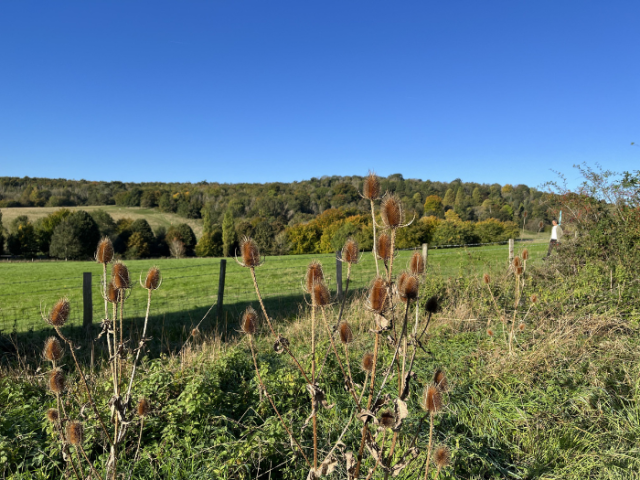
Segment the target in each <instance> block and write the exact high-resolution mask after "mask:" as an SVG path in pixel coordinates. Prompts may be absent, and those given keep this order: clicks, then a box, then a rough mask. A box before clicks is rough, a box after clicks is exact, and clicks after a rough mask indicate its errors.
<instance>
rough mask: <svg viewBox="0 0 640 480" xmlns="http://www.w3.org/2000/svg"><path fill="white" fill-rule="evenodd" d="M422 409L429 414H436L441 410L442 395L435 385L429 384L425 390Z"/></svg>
mask: <svg viewBox="0 0 640 480" xmlns="http://www.w3.org/2000/svg"><path fill="white" fill-rule="evenodd" d="M422 408H424V409H425V410H426V411H427V412H429V413H438V412H439V411H440V410H442V394H441V393H440V389H438V387H436V386H435V385H433V384H429V386H427V388H426V389H425V391H424V397H423V405H422Z"/></svg>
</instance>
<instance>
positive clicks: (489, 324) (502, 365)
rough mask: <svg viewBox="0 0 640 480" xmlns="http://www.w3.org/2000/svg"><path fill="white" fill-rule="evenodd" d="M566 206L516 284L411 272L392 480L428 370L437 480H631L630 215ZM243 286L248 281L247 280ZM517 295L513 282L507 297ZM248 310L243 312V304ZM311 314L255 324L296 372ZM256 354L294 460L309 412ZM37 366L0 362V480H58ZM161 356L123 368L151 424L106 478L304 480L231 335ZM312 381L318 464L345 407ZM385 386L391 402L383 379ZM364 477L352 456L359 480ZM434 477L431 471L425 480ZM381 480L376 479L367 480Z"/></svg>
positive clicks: (288, 382)
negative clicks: (440, 378)
mask: <svg viewBox="0 0 640 480" xmlns="http://www.w3.org/2000/svg"><path fill="white" fill-rule="evenodd" d="M565 200H566V201H567V202H568V203H567V204H570V205H572V206H573V207H574V208H575V209H576V211H577V209H578V208H582V209H583V210H584V211H586V212H587V213H586V215H585V216H581V217H576V218H577V220H576V223H575V231H576V232H577V234H576V236H575V237H573V236H572V238H565V239H564V241H563V242H562V244H561V245H560V246H559V247H558V248H557V249H556V250H555V251H554V252H553V253H552V255H551V257H549V259H547V260H546V261H545V262H543V263H542V264H541V265H539V266H538V265H536V266H528V267H526V269H525V270H524V272H523V273H522V275H520V276H519V275H517V272H515V271H514V268H512V267H505V269H504V271H502V272H498V273H493V274H492V275H491V276H490V278H486V277H484V278H483V277H482V276H475V275H465V274H464V272H461V273H460V274H459V275H456V276H454V277H451V278H447V279H443V278H441V277H435V276H433V277H430V276H429V272H428V266H427V272H426V275H425V276H424V279H423V280H422V282H421V286H420V296H419V302H418V304H419V306H420V307H419V308H420V312H421V313H420V315H424V314H426V313H425V304H426V302H427V299H429V298H431V297H434V296H435V297H436V298H437V300H438V308H437V312H436V313H435V314H434V315H433V318H432V321H431V323H430V325H429V327H428V331H427V333H426V337H425V338H424V339H423V341H422V343H421V348H419V349H417V352H418V353H417V356H416V360H415V364H414V366H413V371H414V372H415V377H414V380H413V381H412V382H411V383H410V389H411V391H410V393H409V396H408V398H407V400H406V402H407V406H408V413H409V414H408V416H407V417H406V419H405V422H404V426H403V429H402V431H401V434H400V435H399V436H398V447H397V451H398V455H400V454H402V453H403V452H405V451H406V450H407V448H409V446H410V445H409V444H410V443H411V442H412V441H413V439H414V437H416V436H417V438H416V443H415V445H416V446H417V447H418V448H417V452H416V453H417V457H416V458H414V459H412V463H411V464H410V465H409V466H407V467H406V468H405V469H404V470H402V471H401V472H400V474H399V475H398V477H397V478H407V479H408V478H423V476H424V464H425V460H426V456H427V453H428V447H427V445H428V442H429V428H428V425H429V423H428V420H427V421H426V422H423V421H421V419H422V418H423V415H424V412H423V410H422V407H421V404H422V403H423V401H422V400H423V391H424V388H425V386H426V385H428V384H429V383H430V382H431V381H432V378H433V374H434V371H435V370H436V369H442V371H443V372H444V373H445V374H446V377H447V383H448V387H447V389H446V392H444V393H443V394H442V402H443V406H442V410H441V411H440V412H439V413H438V415H436V416H433V417H432V418H433V444H434V445H436V446H446V447H447V448H448V450H449V451H450V462H449V465H447V466H444V467H443V468H442V470H441V471H438V474H439V478H443V479H444V478H465V479H488V478H496V479H497V478H514V479H534V478H545V479H585V478H634V475H636V474H637V472H639V471H640V362H639V360H640V336H639V334H640V332H639V331H638V329H639V324H638V322H639V320H640V302H639V301H638V298H640V296H639V295H640V285H639V284H638V282H639V278H640V277H639V273H640V272H639V270H640V269H639V265H640V248H639V245H640V243H639V242H638V239H639V238H640V213H639V212H638V208H637V204H635V205H634V204H633V202H628V203H627V204H626V205H623V206H621V207H620V208H613V207H612V206H611V204H608V203H605V202H598V201H597V200H594V199H593V198H591V197H588V196H580V195H575V196H567V197H566V198H565ZM516 254H521V252H519V251H516ZM353 268H354V269H356V268H357V265H354V267H353ZM247 275H249V273H247ZM256 275H257V278H258V281H259V280H260V269H259V268H257V269H256ZM516 281H521V284H520V286H519V287H518V290H516V288H515V283H516ZM517 298H519V301H517V302H516V299H517ZM368 301H369V300H368V299H367V298H366V292H365V293H364V294H359V295H356V296H355V297H352V298H351V299H350V300H349V302H348V303H347V305H346V307H345V312H344V314H343V319H344V320H346V321H348V322H349V324H350V325H351V329H352V332H353V342H352V343H351V344H350V345H349V355H350V362H351V369H352V371H353V377H354V378H353V380H354V383H355V384H356V386H359V385H362V384H363V383H364V382H365V377H366V372H365V371H363V370H362V368H361V367H360V365H361V359H362V357H363V355H364V354H365V353H367V352H371V351H372V350H373V348H374V346H373V335H371V333H370V329H371V328H372V322H373V314H372V313H371V312H370V311H369V309H368V308H367V306H368ZM255 307H256V310H258V311H259V305H258V302H257V301H256V303H255ZM152 308H153V307H152ZM310 308H311V307H310V306H309V305H305V306H304V309H302V310H301V312H300V313H299V314H298V315H297V316H295V317H291V316H289V317H278V315H277V312H270V314H271V316H272V318H273V322H274V325H275V327H276V328H277V330H278V332H279V333H280V334H281V335H283V336H285V337H287V338H288V340H289V342H290V348H291V350H292V352H294V354H295V356H296V357H297V358H298V359H299V360H300V361H301V363H302V364H304V365H307V364H308V362H309V356H310V342H309V330H310V325H311V319H310ZM339 308H340V304H339V303H335V304H334V305H333V306H332V307H330V309H329V310H328V315H329V317H330V318H331V319H333V320H335V319H336V317H337V315H338V310H339ZM411 308H412V309H411V310H410V315H413V312H414V310H413V308H414V307H411ZM514 310H515V312H514ZM512 327H513V328H512ZM512 330H513V332H514V340H513V342H512V347H511V348H510V347H509V341H508V336H509V334H510V333H511V332H512ZM53 333H54V332H53V331H51V334H53ZM74 335H75V338H76V342H77V343H78V345H79V346H80V347H81V348H80V349H79V350H77V352H78V355H79V359H80V362H81V363H83V365H85V366H86V371H87V376H88V382H89V384H90V385H91V387H92V388H93V391H94V395H95V397H96V403H97V404H99V405H106V404H107V402H108V401H109V398H110V395H111V394H110V391H109V382H110V377H109V372H110V368H109V366H108V363H107V352H105V351H104V350H105V349H104V347H100V341H96V342H95V346H94V349H93V356H94V360H93V362H91V360H90V357H91V354H90V350H91V347H90V345H91V343H92V340H93V339H94V338H95V335H94V336H92V337H91V339H87V338H86V336H83V334H82V333H74ZM133 343H134V344H135V343H137V340H135V341H134V342H133ZM273 343H274V342H273V337H272V336H271V335H270V333H269V331H268V328H267V326H266V325H265V324H264V323H262V324H260V326H259V327H258V333H257V334H256V335H255V336H254V338H253V347H254V349H255V351H256V357H257V364H258V366H259V372H260V378H261V380H262V382H263V383H264V387H265V389H266V391H267V392H268V395H269V396H270V397H271V399H272V400H273V401H274V403H275V405H276V406H277V408H278V411H279V412H280V413H281V415H282V416H283V418H284V421H285V423H286V424H287V425H289V426H290V427H291V430H292V431H293V433H294V436H295V437H296V438H297V439H299V440H300V442H301V444H303V445H304V447H303V448H305V449H310V445H312V443H313V441H312V433H311V428H310V427H307V428H306V429H304V430H303V424H304V423H305V420H307V417H308V416H309V414H310V411H311V408H310V405H309V394H308V392H307V389H306V383H305V381H304V380H303V379H301V378H300V376H299V374H298V371H297V369H296V366H295V364H294V363H293V362H292V361H291V359H290V358H289V357H288V356H287V355H284V354H281V353H280V354H279V353H277V352H276V351H274V344H273ZM328 348H330V345H329V341H328V338H327V335H324V336H319V344H318V351H320V352H325V351H327V349H328ZM16 349H17V353H16ZM40 349H41V346H40V345H23V346H22V347H21V346H20V345H16V346H15V348H13V349H11V348H7V349H6V350H7V352H6V353H5V354H4V356H3V358H2V364H1V365H2V367H1V368H2V370H1V371H0V375H1V378H0V477H2V478H16V479H18V478H20V479H22V478H24V479H27V478H42V479H44V478H63V477H64V476H65V475H69V478H75V477H73V476H72V475H71V472H70V471H69V469H68V468H67V467H66V466H65V462H64V460H63V459H62V453H61V446H60V442H59V441H58V439H57V436H56V432H55V430H54V427H53V426H52V424H51V423H50V422H49V421H48V420H47V418H46V412H47V410H48V409H50V408H54V407H55V406H56V399H55V396H54V395H52V393H51V392H50V390H49V376H48V371H49V370H50V366H49V365H48V362H46V360H44V359H43V358H42V357H41V356H40V355H39V354H35V353H33V352H35V351H40ZM160 351H161V350H159V349H158V346H157V345H154V340H153V339H152V340H150V341H149V343H148V345H147V348H146V350H145V355H144V357H143V359H142V362H141V364H140V369H139V370H140V372H139V375H138V377H137V380H136V383H135V386H134V390H135V392H136V397H142V396H144V397H145V398H147V399H148V400H149V405H150V407H151V411H150V413H149V414H148V415H147V416H146V418H145V423H144V428H143V430H142V431H143V433H142V436H141V443H140V451H139V454H138V455H137V458H136V459H135V460H134V458H133V457H134V454H133V451H135V450H136V444H137V440H138V438H137V435H135V436H132V437H131V440H130V441H129V442H128V443H127V444H126V445H125V447H124V448H125V455H123V457H122V460H121V462H120V466H119V472H120V475H121V477H119V478H172V479H173V478H185V479H186V478H223V479H227V478H228V479H231V478H234V479H235V478H238V479H249V478H273V479H276V478H286V479H294V478H296V479H297V478H306V477H307V474H308V472H309V468H308V467H307V464H306V463H305V461H304V459H303V458H302V456H301V455H300V454H298V453H297V449H296V447H295V446H294V445H293V443H292V442H291V440H290V437H289V435H288V433H287V431H285V429H284V428H283V424H282V422H280V421H279V419H278V417H277V416H276V415H274V411H273V408H272V405H271V404H270V401H269V397H268V396H267V395H266V394H265V392H264V390H263V388H262V387H261V386H260V381H259V378H258V375H257V374H256V370H255V368H254V363H253V358H252V353H251V350H250V345H249V341H248V338H247V336H246V335H243V334H242V332H240V325H238V326H237V327H235V328H233V327H230V328H229V330H228V331H225V332H221V331H217V330H212V331H196V332H194V334H193V335H192V336H190V337H189V340H188V341H187V342H186V343H184V344H183V345H175V348H173V349H172V350H171V353H169V354H167V353H166V351H167V349H164V351H162V353H159V352H160ZM394 351H395V349H394V346H393V344H392V343H390V342H386V341H385V342H382V344H381V348H380V359H381V360H380V362H381V364H383V365H387V364H388V363H389V362H390V361H391V359H392V356H393V355H394ZM62 368H63V369H65V370H66V371H67V375H68V382H67V383H68V390H67V392H66V394H65V397H64V402H66V405H67V409H68V410H69V412H71V413H69V412H68V414H70V415H73V416H75V417H76V418H78V419H80V420H85V423H86V427H85V432H84V436H85V439H84V450H85V451H86V453H87V455H88V456H89V457H90V458H91V461H92V462H93V463H94V465H95V467H96V470H97V471H98V472H103V471H104V469H105V463H106V461H107V457H108V452H107V451H106V450H105V448H104V441H103V439H101V435H100V431H99V429H98V428H97V427H96V426H95V421H92V420H93V418H92V415H93V414H92V411H91V409H90V408H89V407H87V406H86V402H85V401H84V400H83V398H84V391H83V387H82V385H81V383H80V382H79V381H77V378H76V377H77V373H75V368H74V365H73V361H72V360H71V358H70V356H69V355H68V352H67V355H66V357H64V358H63V360H62ZM325 368H326V369H327V370H326V372H327V373H326V374H325V375H324V377H323V380H322V382H321V387H322V389H323V390H324V393H325V394H326V397H327V400H328V402H329V403H331V404H333V405H334V406H333V407H332V408H331V409H321V411H320V412H319V413H318V428H317V430H318V432H319V437H320V438H319V441H318V443H319V444H320V445H322V446H323V448H324V446H331V445H333V444H334V443H335V442H336V440H337V439H338V437H339V436H340V434H341V433H342V432H343V428H344V427H345V425H346V424H347V422H348V420H349V419H350V417H351V415H352V414H353V410H354V408H355V407H354V405H353V401H352V399H351V397H350V395H349V392H347V391H346V390H345V388H344V384H345V382H344V376H343V374H342V372H341V370H340V368H339V365H338V364H337V362H336V358H335V356H329V357H328V360H327V364H326V366H325ZM74 375H75V377H74ZM389 384H390V385H389V387H388V388H389V391H392V390H393V389H394V388H395V384H397V375H396V374H395V372H394V374H392V375H391V377H390V381H389ZM83 405H84V406H85V407H84V408H83V407H82V406H83ZM135 421H137V420H135ZM136 425H137V424H136ZM136 428H139V427H137V426H136ZM361 429H362V423H361V422H358V421H355V420H354V421H353V422H352V423H351V425H350V426H349V427H348V428H347V429H346V430H345V433H344V436H343V437H342V441H341V445H340V446H339V448H337V449H336V453H335V456H336V458H337V460H338V465H337V467H336V469H335V470H334V472H333V473H332V474H331V475H330V476H328V477H327V478H347V472H346V470H345V466H344V461H343V458H342V455H344V454H345V452H346V451H348V450H352V451H354V450H357V448H358V445H359V443H360V438H361ZM134 430H135V429H134ZM302 430H303V431H302ZM389 438H390V437H389ZM342 444H343V445H342ZM387 448H388V446H387ZM309 452H310V450H307V454H309ZM326 453H327V452H326V451H324V452H322V451H321V452H320V457H321V458H325V454H326ZM374 464H375V461H374V460H373V458H371V457H370V456H369V457H366V459H365V462H364V464H363V469H362V471H363V472H364V476H363V477H362V478H365V477H366V476H367V474H368V472H369V471H370V468H372V467H373V466H374ZM85 473H87V474H88V469H87V470H86V472H85ZM436 473H437V470H436V468H431V469H430V471H429V478H435V476H436ZM383 477H384V471H383V469H382V468H379V469H378V470H377V471H375V472H374V475H373V477H372V478H383Z"/></svg>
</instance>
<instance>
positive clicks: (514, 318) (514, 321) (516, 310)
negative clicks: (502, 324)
mask: <svg viewBox="0 0 640 480" xmlns="http://www.w3.org/2000/svg"><path fill="white" fill-rule="evenodd" d="M515 278H516V300H515V302H514V306H513V318H512V320H511V331H510V332H509V354H512V353H513V351H512V348H511V345H512V342H513V333H514V330H515V327H516V315H517V313H518V304H519V303H520V277H519V275H518V273H517V272H516V275H515Z"/></svg>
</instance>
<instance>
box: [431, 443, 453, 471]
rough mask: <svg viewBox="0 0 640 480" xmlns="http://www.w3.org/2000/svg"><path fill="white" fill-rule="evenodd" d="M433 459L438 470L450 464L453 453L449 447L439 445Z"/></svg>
mask: <svg viewBox="0 0 640 480" xmlns="http://www.w3.org/2000/svg"><path fill="white" fill-rule="evenodd" d="M433 461H434V462H435V463H436V467H438V470H441V469H443V468H445V467H448V466H449V463H450V462H451V454H450V453H449V449H448V448H447V447H438V448H436V451H435V453H434V455H433Z"/></svg>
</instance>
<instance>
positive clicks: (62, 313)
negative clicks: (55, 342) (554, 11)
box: [48, 297, 71, 327]
mask: <svg viewBox="0 0 640 480" xmlns="http://www.w3.org/2000/svg"><path fill="white" fill-rule="evenodd" d="M70 311H71V304H70V303H69V300H68V299H67V298H66V297H65V298H61V299H60V300H58V301H57V303H56V304H55V305H54V306H53V308H52V309H51V313H50V314H49V319H48V320H49V323H50V324H51V325H53V326H54V327H62V326H63V325H64V324H65V323H66V322H67V319H68V318H69V312H70Z"/></svg>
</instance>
